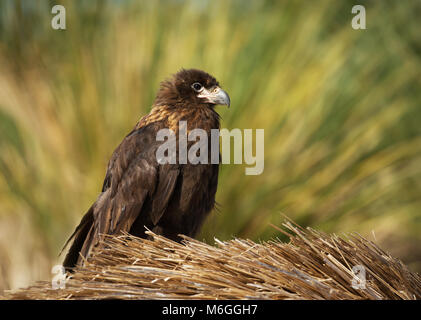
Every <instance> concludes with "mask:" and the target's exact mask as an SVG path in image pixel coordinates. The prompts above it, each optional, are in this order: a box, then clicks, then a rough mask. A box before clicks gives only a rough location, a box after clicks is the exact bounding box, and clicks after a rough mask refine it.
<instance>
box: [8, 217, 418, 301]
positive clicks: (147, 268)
mask: <svg viewBox="0 0 421 320" xmlns="http://www.w3.org/2000/svg"><path fill="white" fill-rule="evenodd" d="M283 226H284V229H282V230H280V231H282V232H283V233H285V234H287V235H288V236H289V238H290V242H289V243H283V242H281V241H280V240H278V239H276V240H270V241H267V242H262V243H256V242H253V241H251V240H246V239H233V240H230V241H225V242H221V241H219V240H216V239H215V241H216V246H211V245H209V244H206V243H203V242H200V241H198V240H194V239H191V238H188V237H185V238H184V241H183V243H181V244H180V243H176V242H173V241H171V240H168V239H166V238H164V237H162V236H159V235H156V234H154V233H152V232H149V235H150V237H151V238H150V239H148V240H145V239H139V238H136V237H133V236H131V235H128V234H124V235H121V236H107V237H106V238H105V239H104V241H103V243H102V244H103V245H102V246H101V248H100V249H97V250H96V251H95V252H94V254H93V256H92V258H90V259H89V260H88V261H87V262H86V264H85V266H84V267H83V268H79V269H77V270H76V271H75V273H74V274H73V275H72V277H71V278H70V279H69V280H68V281H67V283H66V288H65V289H58V290H53V289H52V287H51V283H50V282H47V281H44V282H39V283H37V284H36V285H34V286H32V287H29V288H27V289H20V290H17V291H15V292H11V293H8V295H7V296H6V298H9V299H110V298H117V299H420V298H421V277H420V275H418V274H416V273H413V272H411V271H409V270H408V268H407V267H406V266H405V265H404V264H403V263H402V262H401V261H400V260H398V259H395V258H393V257H392V256H390V255H389V254H388V253H386V252H385V251H383V250H382V249H381V248H379V247H378V246H377V245H376V244H374V243H373V242H371V241H369V240H367V239H365V238H363V237H362V236H360V235H358V234H349V235H347V237H346V239H345V238H342V237H338V236H336V235H328V234H325V233H322V232H319V231H315V230H313V229H311V228H307V229H303V228H301V227H300V226H297V225H295V224H293V223H291V222H289V221H287V222H285V223H284V224H283ZM357 265H360V266H363V267H364V269H365V272H366V282H365V288H363V287H361V286H362V285H363V283H362V282H358V281H356V277H355V275H354V273H353V271H352V268H353V267H354V266H357ZM353 280H354V283H353ZM353 284H354V287H355V284H360V288H354V287H353Z"/></svg>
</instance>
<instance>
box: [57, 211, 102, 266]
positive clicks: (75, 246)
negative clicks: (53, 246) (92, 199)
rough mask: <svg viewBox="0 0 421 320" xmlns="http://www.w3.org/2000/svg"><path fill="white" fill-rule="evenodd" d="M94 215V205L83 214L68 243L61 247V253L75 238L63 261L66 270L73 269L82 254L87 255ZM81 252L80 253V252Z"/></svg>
mask: <svg viewBox="0 0 421 320" xmlns="http://www.w3.org/2000/svg"><path fill="white" fill-rule="evenodd" d="M93 225H94V215H93V206H92V207H90V208H89V210H88V212H87V213H86V214H85V215H84V216H83V218H82V220H81V221H80V223H79V225H78V226H77V227H76V229H75V231H74V232H73V234H72V235H71V236H70V237H69V239H67V241H66V243H65V244H64V246H63V249H61V252H60V254H61V253H62V252H63V250H64V249H65V248H66V247H67V245H68V243H69V242H70V241H71V240H72V239H73V243H72V245H71V247H70V249H69V251H68V252H67V255H66V257H65V258H64V261H63V267H64V268H65V269H66V271H71V270H72V269H73V268H74V267H75V266H76V265H77V264H78V262H79V260H80V259H81V258H80V255H82V256H83V257H85V256H86V255H87V251H88V249H89V247H90V245H89V244H90V243H91V242H92V239H91V238H92V237H93ZM79 253H80V254H79Z"/></svg>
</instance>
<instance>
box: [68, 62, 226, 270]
mask: <svg viewBox="0 0 421 320" xmlns="http://www.w3.org/2000/svg"><path fill="white" fill-rule="evenodd" d="M215 105H227V106H229V105H230V98H229V96H228V94H227V93H226V92H225V91H224V90H222V89H221V88H220V86H219V83H218V82H217V81H216V79H215V78H214V77H213V76H211V75H210V74H208V73H206V72H204V71H201V70H197V69H188V70H185V69H182V70H181V71H179V72H178V73H176V74H175V75H173V76H172V78H170V79H167V80H164V81H163V82H161V84H160V89H159V90H158V93H157V95H156V98H155V101H154V104H153V107H152V110H151V111H150V113H149V114H147V115H145V116H144V117H142V118H141V119H140V120H139V122H138V123H137V124H136V125H135V127H134V129H133V130H132V131H131V132H130V133H129V134H128V135H127V136H126V137H125V138H124V139H123V141H122V142H121V143H120V145H119V146H118V147H117V148H116V149H115V151H114V153H113V154H112V156H111V159H110V161H109V163H108V167H107V172H106V175H105V179H104V183H103V187H102V191H101V193H100V194H99V196H98V198H97V199H96V201H95V202H94V203H93V205H92V206H91V207H90V208H89V210H88V211H87V213H86V214H85V215H84V217H83V218H82V220H81V222H80V223H79V225H78V226H77V227H76V229H75V231H74V232H73V234H72V235H71V236H70V238H69V239H68V240H67V242H66V244H65V247H66V246H67V244H68V243H69V242H70V241H71V240H72V239H73V242H72V245H71V246H70V249H69V251H68V253H67V255H66V257H65V259H64V262H63V266H64V267H65V268H66V270H71V269H72V268H73V267H75V266H78V265H83V261H84V260H85V258H87V257H88V256H89V254H90V252H91V250H92V248H93V247H95V246H96V245H98V243H99V240H100V239H101V237H102V236H103V235H104V234H118V233H120V232H122V231H125V232H128V233H130V234H133V235H135V236H138V237H142V238H146V235H145V227H146V228H148V229H150V230H152V231H153V232H155V233H156V234H160V235H163V236H165V237H167V238H170V239H173V240H175V241H180V238H179V236H178V235H179V234H184V235H187V236H190V237H194V236H195V235H196V234H197V232H198V231H199V229H200V227H201V225H202V223H203V221H204V218H205V217H206V216H207V214H208V213H209V212H210V211H211V210H212V209H213V208H214V205H215V193H216V189H217V184H218V163H212V162H211V161H209V162H208V163H207V164H204V163H198V164H193V163H190V162H189V161H187V163H184V164H181V163H175V164H171V163H166V164H160V162H159V161H158V160H157V157H156V153H157V150H158V148H159V147H160V145H161V144H162V143H164V142H163V141H160V140H157V133H158V131H159V130H160V129H170V130H172V131H173V132H174V133H175V137H176V139H179V132H180V128H179V123H180V121H185V122H186V126H187V128H186V129H187V132H190V131H191V130H193V129H203V130H205V132H206V133H207V135H208V137H209V138H210V136H211V130H212V129H219V115H218V113H217V112H216V111H215V110H214V107H215ZM209 141H210V139H209ZM192 143H193V142H191V141H189V142H188V144H189V145H191V144H192ZM177 146H178V144H177ZM207 147H208V148H210V144H208V145H207ZM209 154H210V152H209Z"/></svg>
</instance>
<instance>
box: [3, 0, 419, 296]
mask: <svg viewBox="0 0 421 320" xmlns="http://www.w3.org/2000/svg"><path fill="white" fill-rule="evenodd" d="M55 4H63V5H64V6H65V8H66V27H67V29H66V30H53V29H52V28H51V19H52V17H53V14H51V8H52V6H53V5H55ZM354 4H364V5H365V7H366V10H367V29H366V30H353V29H352V28H351V20H352V18H353V16H354V15H353V14H352V13H351V8H352V6H353V5H354ZM420 15H421V2H420V1H409V0H408V1H392V0H390V1H360V2H359V3H358V2H353V1H334V0H331V1H246V0H238V1H175V0H172V1H170V0H167V1H93V0H90V1H46V0H39V1H14V0H2V1H1V2H0V292H1V290H2V289H9V288H16V287H20V286H25V285H28V284H30V283H32V282H33V281H35V280H38V279H48V278H50V277H51V273H50V271H51V267H52V266H53V265H54V264H57V263H59V262H60V261H61V259H62V257H58V256H57V255H58V252H59V250H60V249H61V246H62V245H63V243H64V241H65V240H66V239H67V237H68V236H69V235H70V234H71V232H72V231H73V229H74V227H75V226H76V224H77V223H78V222H79V220H80V218H81V216H82V215H83V214H84V212H85V211H86V210H87V209H88V208H89V206H90V205H91V203H92V202H93V201H95V199H96V196H97V195H98V192H99V191H100V188H101V186H102V180H103V178H104V175H105V168H106V165H107V161H108V159H109V157H110V155H111V153H112V152H113V150H114V148H115V147H116V146H117V145H118V143H119V142H120V141H121V140H122V138H123V137H124V136H125V135H126V134H127V133H128V132H129V131H130V130H131V128H132V127H133V126H134V124H135V123H136V121H137V120H138V119H139V118H140V117H141V116H142V115H144V114H145V113H147V112H148V111H149V110H150V107H151V105H152V102H153V99H154V96H155V93H156V91H157V88H158V85H159V82H160V81H161V80H163V79H164V78H166V77H168V76H169V75H171V74H173V73H175V72H176V71H178V70H179V69H180V68H181V67H185V68H190V67H196V68H200V69H203V70H206V71H207V72H209V73H211V74H213V75H214V76H215V77H216V78H217V79H218V80H219V81H220V83H221V84H222V86H223V88H224V89H226V90H227V91H228V92H229V94H230V96H231V100H232V106H231V108H230V109H226V108H223V107H218V111H219V113H220V114H221V116H222V119H223V120H222V127H224V128H228V129H231V128H240V129H246V128H251V129H257V128H264V129H265V170H264V172H263V174H261V175H260V176H246V175H245V174H244V168H245V166H243V165H223V166H222V168H221V172H220V183H219V188H218V193H217V201H218V203H219V211H215V212H213V213H212V214H211V216H210V217H209V219H208V220H207V222H206V224H205V226H204V228H203V230H202V233H201V235H200V236H199V238H200V239H204V240H205V241H207V242H211V243H212V242H213V238H214V237H217V238H218V239H221V240H225V239H230V238H232V237H234V236H236V237H244V238H251V239H254V240H265V239H269V238H271V237H276V236H279V233H278V232H277V230H276V229H274V228H273V227H271V226H270V225H269V223H273V224H275V225H280V223H281V221H282V219H283V218H282V215H281V214H285V215H286V216H288V217H290V218H292V219H294V220H295V221H296V222H298V223H300V224H302V225H303V226H311V227H314V228H317V229H319V230H322V231H326V232H335V233H337V234H343V233H344V232H349V231H355V232H358V233H360V234H362V235H363V236H365V237H368V238H369V239H372V240H375V241H376V242H377V243H379V244H380V245H381V246H382V247H383V248H384V249H385V250H387V251H389V252H391V253H392V254H393V255H394V256H396V257H398V258H401V259H402V260H403V261H404V262H405V263H407V264H408V266H409V267H410V269H412V270H415V271H418V272H419V271H421V232H420V231H421V211H420V210H421V104H420V102H421V90H420V88H421V36H420V30H421V22H420V21H421V20H420V19H419V17H420Z"/></svg>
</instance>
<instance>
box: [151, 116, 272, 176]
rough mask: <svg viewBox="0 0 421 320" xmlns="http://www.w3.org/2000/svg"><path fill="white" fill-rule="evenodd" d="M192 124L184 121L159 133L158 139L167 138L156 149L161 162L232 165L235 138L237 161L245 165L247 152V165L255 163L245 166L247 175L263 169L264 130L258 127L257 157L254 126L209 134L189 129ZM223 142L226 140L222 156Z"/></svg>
mask: <svg viewBox="0 0 421 320" xmlns="http://www.w3.org/2000/svg"><path fill="white" fill-rule="evenodd" d="M188 127H189V126H188V125H187V121H180V122H179V124H178V132H174V131H173V130H171V129H168V128H163V129H161V130H159V131H158V132H157V135H156V140H157V141H164V142H163V143H162V144H161V145H160V146H159V147H158V149H157V151H156V160H157V162H158V163H159V164H161V165H163V164H187V163H190V164H209V163H211V164H219V163H221V162H222V163H223V164H230V163H231V153H232V152H231V141H232V140H233V155H234V157H233V160H234V161H233V163H234V164H243V155H244V162H245V163H246V164H247V165H254V166H253V167H248V168H246V169H245V173H246V175H259V174H261V173H262V172H263V169H264V151H265V149H264V129H256V133H255V136H256V143H255V150H256V155H255V156H253V130H252V129H244V130H240V129H238V128H235V129H232V130H228V129H221V130H219V129H211V130H210V131H211V132H210V135H209V134H208V132H207V131H206V130H204V129H201V128H194V129H192V130H187V128H188ZM231 138H233V139H231ZM220 141H221V142H222V156H221V157H220ZM243 142H244V148H243ZM243 150H244V152H243ZM220 159H222V161H221V160H220Z"/></svg>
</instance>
